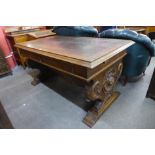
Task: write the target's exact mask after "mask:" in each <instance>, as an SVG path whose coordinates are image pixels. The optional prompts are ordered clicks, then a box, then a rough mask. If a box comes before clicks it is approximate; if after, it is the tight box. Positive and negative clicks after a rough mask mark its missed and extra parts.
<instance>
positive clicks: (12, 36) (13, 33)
mask: <svg viewBox="0 0 155 155" xmlns="http://www.w3.org/2000/svg"><path fill="white" fill-rule="evenodd" d="M39 30H40V28H39V27H35V28H32V29H26V30H25V29H24V30H22V29H21V28H18V27H15V28H14V27H11V28H7V29H6V30H5V33H6V37H7V39H8V41H9V43H10V45H11V48H12V50H13V53H14V56H15V59H16V61H17V63H18V64H22V61H23V60H21V59H20V57H19V54H18V52H17V49H16V48H15V47H14V45H15V44H16V43H20V42H24V41H28V40H30V38H29V36H28V35H27V34H28V33H30V32H34V31H39Z"/></svg>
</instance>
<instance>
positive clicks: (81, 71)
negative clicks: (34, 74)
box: [20, 50, 87, 77]
mask: <svg viewBox="0 0 155 155" xmlns="http://www.w3.org/2000/svg"><path fill="white" fill-rule="evenodd" d="M20 54H21V56H22V57H27V58H28V59H31V60H34V61H37V62H39V63H41V64H43V65H47V66H49V67H51V68H53V69H55V70H58V71H62V72H65V73H70V74H74V75H77V76H81V77H87V72H86V68H85V67H82V66H78V65H75V64H71V63H68V62H65V61H61V60H57V59H54V58H49V57H47V56H43V55H39V54H36V53H31V52H28V51H24V50H21V51H20Z"/></svg>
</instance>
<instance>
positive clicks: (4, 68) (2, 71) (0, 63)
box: [0, 49, 11, 76]
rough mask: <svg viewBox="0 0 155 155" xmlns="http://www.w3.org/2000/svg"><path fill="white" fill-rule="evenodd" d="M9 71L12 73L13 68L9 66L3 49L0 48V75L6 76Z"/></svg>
mask: <svg viewBox="0 0 155 155" xmlns="http://www.w3.org/2000/svg"><path fill="white" fill-rule="evenodd" d="M8 73H11V70H10V68H9V66H8V63H7V62H6V59H5V57H4V54H3V52H2V50H1V49H0V76H4V75H6V74H8Z"/></svg>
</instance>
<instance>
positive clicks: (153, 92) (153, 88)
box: [146, 69, 155, 100]
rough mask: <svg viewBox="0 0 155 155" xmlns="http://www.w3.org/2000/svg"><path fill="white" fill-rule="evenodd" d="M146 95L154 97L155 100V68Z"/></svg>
mask: <svg viewBox="0 0 155 155" xmlns="http://www.w3.org/2000/svg"><path fill="white" fill-rule="evenodd" d="M146 97H148V98H152V99H154V100H155V69H154V72H153V74H152V78H151V82H150V85H149V88H148V90H147V94H146Z"/></svg>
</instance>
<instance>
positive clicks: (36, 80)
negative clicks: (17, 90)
mask: <svg viewBox="0 0 155 155" xmlns="http://www.w3.org/2000/svg"><path fill="white" fill-rule="evenodd" d="M39 76H40V70H38V69H37V70H34V71H33V72H32V77H33V81H32V82H31V84H32V85H33V86H36V85H37V84H39V83H40V79H39Z"/></svg>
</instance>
